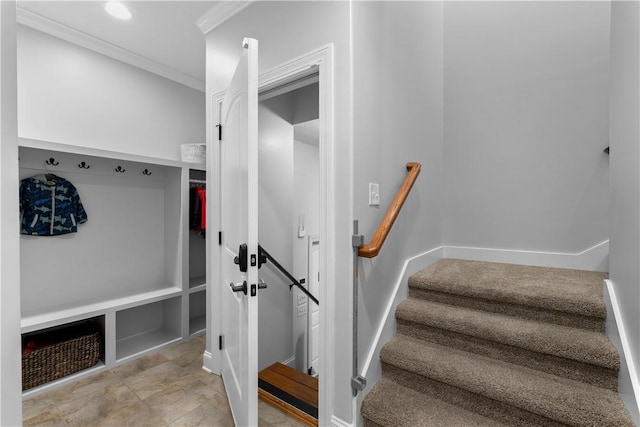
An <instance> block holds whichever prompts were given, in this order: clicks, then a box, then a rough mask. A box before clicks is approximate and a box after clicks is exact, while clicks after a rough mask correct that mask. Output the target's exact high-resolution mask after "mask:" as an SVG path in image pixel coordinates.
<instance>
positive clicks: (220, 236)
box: [218, 231, 222, 246]
mask: <svg viewBox="0 0 640 427" xmlns="http://www.w3.org/2000/svg"><path fill="white" fill-rule="evenodd" d="M218 246H222V231H218Z"/></svg>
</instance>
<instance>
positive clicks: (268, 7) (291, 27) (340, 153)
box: [207, 1, 353, 423]
mask: <svg viewBox="0 0 640 427" xmlns="http://www.w3.org/2000/svg"><path fill="white" fill-rule="evenodd" d="M350 8H351V5H350V3H349V2H324V1H318V2H314V1H309V2H269V1H264V2H262V1H261V2H255V3H252V4H251V5H250V6H249V7H247V8H246V9H244V10H242V11H241V12H240V13H238V14H237V15H235V16H234V17H233V18H231V19H230V20H228V21H227V22H225V23H223V24H222V25H220V26H219V27H217V28H215V29H213V30H212V31H210V32H209V33H208V34H207V70H208V72H207V95H208V96H211V95H213V94H215V93H217V92H220V91H222V90H224V89H225V87H226V85H227V84H228V82H229V81H230V78H231V75H232V74H233V70H234V69H235V64H236V62H237V59H238V58H239V56H240V53H241V44H242V39H243V38H244V37H253V38H255V39H257V40H258V41H259V52H260V53H259V55H260V61H259V70H260V72H261V73H263V72H265V71H267V70H269V69H271V68H273V67H275V66H277V65H280V64H282V63H284V62H286V61H289V60H291V59H293V58H296V57H298V56H299V55H302V54H304V53H308V52H310V51H312V50H316V49H319V48H322V47H324V46H326V45H327V44H329V43H332V44H333V61H334V69H333V72H334V75H335V81H334V85H335V88H334V93H333V96H334V111H335V114H334V117H333V120H334V129H333V135H334V138H335V141H337V143H336V147H335V153H334V158H335V163H334V165H333V171H332V174H333V177H334V179H335V188H333V189H332V191H333V192H334V200H333V201H334V204H335V206H336V207H337V209H336V212H335V216H334V218H332V219H333V220H334V221H335V232H334V236H333V237H334V239H335V244H334V245H333V247H332V248H329V249H330V251H332V252H333V253H335V258H336V263H335V265H334V266H333V271H334V273H333V274H334V277H327V281H328V282H331V283H335V286H336V287H339V288H340V289H342V288H344V286H343V283H344V285H345V286H346V285H347V284H348V280H349V278H350V277H351V275H352V274H353V272H352V268H351V256H352V255H351V254H352V252H351V237H350V236H351V231H352V230H351V221H352V217H353V215H352V203H351V188H352V185H351V179H352V177H351V176H352V173H351V171H352V161H351V158H352V156H351V150H352V137H351V123H352V122H351V111H352V109H351V82H352V80H351V77H352V76H351V68H350V64H351V62H350V47H351V46H350V34H349V19H350ZM209 108H210V110H209V111H211V110H212V109H213V108H212V106H210V105H209ZM335 278H339V280H338V279H335ZM343 281H344V282H343ZM320 304H321V305H322V304H327V306H329V307H332V308H333V310H334V311H335V316H333V318H332V319H331V321H332V322H333V323H334V324H335V325H337V327H336V328H335V329H334V330H329V331H323V334H327V335H328V336H330V337H332V338H333V339H334V342H335V348H336V349H339V350H337V351H335V352H334V358H333V360H332V361H331V362H332V363H333V365H334V367H335V369H334V372H329V373H325V374H327V375H329V377H327V381H325V382H320V394H321V396H320V398H321V399H323V398H327V399H330V400H331V402H330V403H329V404H328V405H330V406H331V408H329V409H330V410H331V413H332V414H333V416H335V417H337V418H339V419H341V420H345V421H346V422H350V420H351V419H352V417H353V407H352V403H351V402H352V401H351V398H350V396H351V389H350V386H349V378H350V377H351V368H350V362H349V361H350V360H351V359H350V358H351V351H350V349H351V330H350V328H345V327H344V325H349V324H350V323H351V318H350V306H351V298H350V296H349V295H345V294H344V293H343V292H340V293H339V294H338V295H336V296H335V297H334V298H330V299H328V300H325V301H324V302H323V301H321V302H320ZM209 348H210V347H209ZM328 384H336V388H335V389H328V388H327V385H328ZM323 396H324V397H323ZM321 401H322V400H321ZM324 410H326V406H325V408H324ZM322 411H323V409H322V408H321V412H322ZM320 422H325V423H329V422H331V420H324V419H323V418H322V415H321V418H320Z"/></svg>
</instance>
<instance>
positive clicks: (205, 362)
mask: <svg viewBox="0 0 640 427" xmlns="http://www.w3.org/2000/svg"><path fill="white" fill-rule="evenodd" d="M202 369H204V370H205V371H207V372H209V373H210V374H215V373H217V372H216V370H215V369H214V368H213V357H211V353H210V352H208V351H206V350H205V352H204V353H203V354H202Z"/></svg>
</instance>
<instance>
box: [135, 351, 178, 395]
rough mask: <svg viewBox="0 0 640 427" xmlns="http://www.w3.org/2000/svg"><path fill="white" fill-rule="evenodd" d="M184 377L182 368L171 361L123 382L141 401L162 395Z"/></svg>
mask: <svg viewBox="0 0 640 427" xmlns="http://www.w3.org/2000/svg"><path fill="white" fill-rule="evenodd" d="M182 376H183V371H182V368H181V367H180V366H178V365H176V364H175V363H173V362H171V361H169V362H165V363H162V364H160V365H158V366H154V367H153V368H150V369H147V370H146V371H143V372H140V373H138V374H136V375H133V376H131V377H129V378H125V379H123V382H124V383H125V384H126V385H127V386H128V387H129V388H130V389H131V390H132V391H133V392H134V393H136V394H137V395H138V397H140V399H142V400H145V399H147V398H149V397H151V396H153V395H155V394H158V393H161V392H162V391H163V390H164V389H165V388H166V387H167V385H171V384H174V383H175V382H177V381H178V380H180V378H181V377H182Z"/></svg>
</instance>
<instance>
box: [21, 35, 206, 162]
mask: <svg viewBox="0 0 640 427" xmlns="http://www.w3.org/2000/svg"><path fill="white" fill-rule="evenodd" d="M204 115H205V98H204V94H203V93H202V92H199V91H197V90H194V89H191V88H189V87H187V86H184V85H181V84H179V83H176V82H173V81H171V80H168V79H165V78H163V77H159V76H157V75H155V74H151V73H149V72H146V71H143V70H141V69H139V68H136V67H133V66H131V65H127V64H124V63H122V62H120V61H116V60H114V59H111V58H108V57H106V56H104V55H101V54H99V53H97V52H94V51H91V50H89V49H85V48H83V47H80V46H77V45H74V44H72V43H69V42H66V41H63V40H60V39H58V38H55V37H52V36H49V35H47V34H44V33H41V32H39V31H36V30H33V29H31V28H28V27H24V26H20V25H19V26H18V133H19V135H20V136H22V137H25V138H34V139H42V140H45V141H54V142H61V143H65V144H71V145H79V146H84V147H91V148H100V149H105V150H113V151H121V152H124V153H133V154H141V155H149V156H153V157H160V158H167V159H176V160H179V159H180V144H186V143H194V142H204V141H205V123H204Z"/></svg>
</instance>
